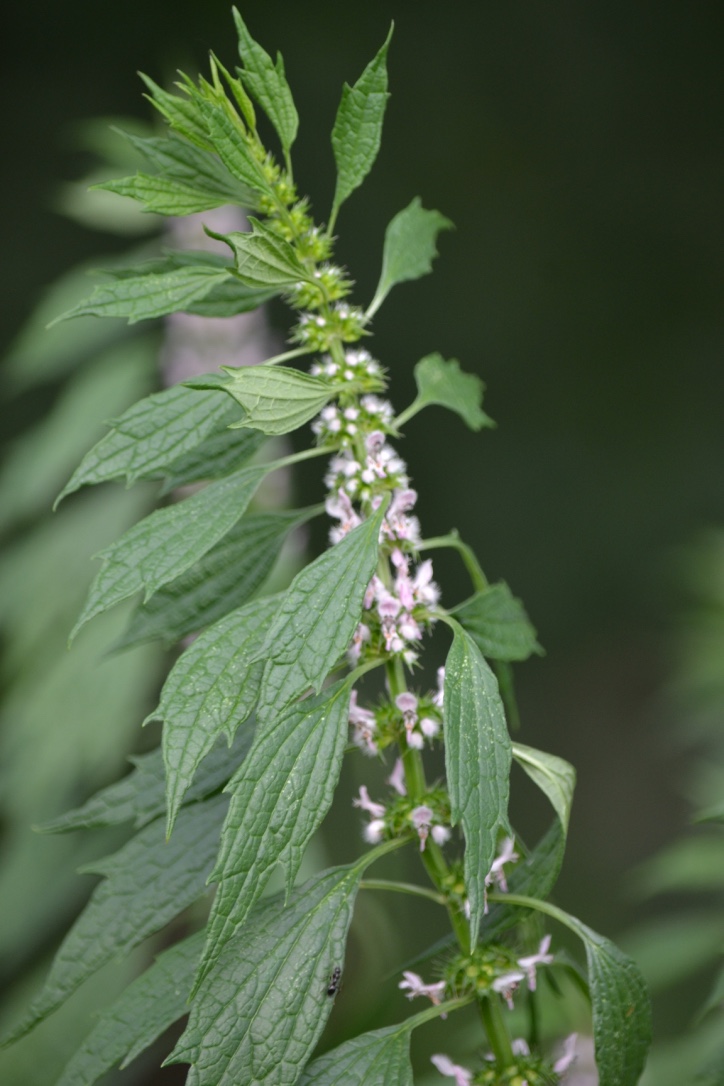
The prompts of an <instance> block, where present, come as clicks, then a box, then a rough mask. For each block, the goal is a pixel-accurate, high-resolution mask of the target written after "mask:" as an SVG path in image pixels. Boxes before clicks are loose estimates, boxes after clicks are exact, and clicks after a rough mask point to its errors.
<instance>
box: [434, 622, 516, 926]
mask: <svg viewBox="0 0 724 1086" xmlns="http://www.w3.org/2000/svg"><path fill="white" fill-rule="evenodd" d="M450 625H451V626H452V629H453V633H454V637H453V643H452V646H451V648H450V652H449V653H448V657H447V661H446V663H445V699H444V717H445V723H444V728H445V769H446V772H447V780H448V788H449V790H450V804H451V816H452V824H453V825H456V824H457V823H458V822H461V823H462V827H463V833H464V834H465V887H466V891H467V895H468V900H469V902H470V930H471V932H472V933H473V939H474V938H475V937H476V936H477V932H478V931H479V929H480V924H481V921H482V919H483V915H484V911H485V880H486V877H487V875H488V872H489V871H490V868H491V865H492V863H493V860H494V858H495V851H496V844H497V838H498V830H499V829H501V828H502V829H507V828H508V793H509V776H510V763H511V744H510V737H509V735H508V729H507V726H506V723H505V710H504V709H503V703H502V701H501V698H500V694H499V692H498V684H497V681H496V679H495V676H494V674H493V672H492V671H491V670H490V668H489V666H488V664H487V663H486V662H485V660H484V659H483V657H482V655H481V653H480V650H479V649H478V647H477V645H476V644H475V642H474V641H473V640H472V638H471V637H470V635H469V634H467V633H466V632H465V630H463V629H462V627H461V626H459V625H458V624H457V623H456V622H454V621H451V622H450Z"/></svg>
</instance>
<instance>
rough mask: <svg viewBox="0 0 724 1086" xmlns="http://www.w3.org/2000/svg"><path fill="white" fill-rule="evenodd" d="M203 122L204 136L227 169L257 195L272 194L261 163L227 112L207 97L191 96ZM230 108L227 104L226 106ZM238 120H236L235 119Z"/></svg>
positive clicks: (269, 195)
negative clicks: (204, 126) (205, 134)
mask: <svg viewBox="0 0 724 1086" xmlns="http://www.w3.org/2000/svg"><path fill="white" fill-rule="evenodd" d="M194 102H195V103H196V104H197V105H198V109H199V111H200V113H201V116H202V117H203V119H204V122H205V124H206V131H207V134H208V139H209V141H210V143H211V146H212V148H213V150H214V151H216V153H217V154H218V156H219V158H220V159H221V161H222V162H223V164H224V166H225V167H226V169H227V170H228V171H229V173H230V174H231V175H232V176H233V177H235V178H236V179H237V181H241V183H242V184H243V185H245V186H246V187H247V188H249V189H251V191H252V192H253V193H255V194H256V196H257V201H258V197H259V196H267V197H273V191H272V188H271V186H270V184H269V182H268V181H267V179H266V176H265V174H264V170H263V168H262V165H261V163H260V162H259V161H258V160H257V159H256V158H255V157H254V154H253V152H252V149H251V147H250V146H249V144H248V143H247V141H246V139H245V138H244V136H243V135H242V133H241V131H240V128H239V124H238V123H237V122H236V121H234V120H233V119H232V117H231V116H230V115H229V113H227V112H226V110H225V109H223V108H222V106H221V105H217V104H216V103H215V102H210V101H209V100H208V99H205V98H202V97H200V96H197V97H194ZM229 108H230V109H231V106H229ZM239 123H240V122H239Z"/></svg>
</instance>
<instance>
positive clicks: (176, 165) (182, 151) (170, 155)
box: [97, 132, 257, 210]
mask: <svg viewBox="0 0 724 1086" xmlns="http://www.w3.org/2000/svg"><path fill="white" fill-rule="evenodd" d="M122 134H123V135H124V136H125V138H126V139H127V140H129V142H130V143H131V144H132V145H133V146H134V148H135V149H136V150H137V151H139V152H140V153H141V154H142V155H143V157H144V158H145V159H146V160H147V161H148V162H149V163H150V165H151V166H153V167H155V170H156V172H157V174H159V175H162V176H163V177H164V178H165V179H167V180H171V181H175V182H177V183H178V184H181V185H184V186H186V187H188V188H191V189H197V190H199V191H201V192H204V193H206V194H207V195H212V196H224V197H225V199H224V201H223V202H224V203H227V204H241V205H242V206H243V207H245V208H248V209H252V210H253V209H254V208H255V207H256V202H257V196H256V193H254V192H253V191H252V190H251V189H249V188H247V187H246V186H244V185H242V184H241V183H240V182H239V181H238V180H237V179H236V178H235V177H232V175H231V174H230V173H229V171H228V170H227V169H226V167H225V166H224V165H223V164H222V163H221V162H219V160H218V158H217V157H216V155H213V154H210V153H209V152H208V151H202V150H200V149H199V148H198V147H195V146H194V145H193V144H191V143H189V142H188V141H187V140H185V139H178V138H177V137H176V136H174V135H171V136H169V137H158V136H157V137H153V138H150V139H148V138H146V139H143V138H140V137H139V136H134V135H133V134H131V133H128V132H124V133H122ZM110 184H111V185H113V184H115V182H113V181H111V182H110ZM97 187H98V188H101V187H103V186H100V185H99V186H97Z"/></svg>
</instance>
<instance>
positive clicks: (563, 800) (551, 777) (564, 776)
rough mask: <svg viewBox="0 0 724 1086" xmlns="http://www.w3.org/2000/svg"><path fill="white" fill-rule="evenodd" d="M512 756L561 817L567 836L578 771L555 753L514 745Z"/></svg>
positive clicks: (519, 744) (562, 826) (559, 817)
mask: <svg viewBox="0 0 724 1086" xmlns="http://www.w3.org/2000/svg"><path fill="white" fill-rule="evenodd" d="M512 750H513V757H514V758H515V760H516V762H517V763H518V765H520V766H521V767H522V768H523V769H524V770H525V772H526V773H527V774H528V776H529V777H530V779H531V780H532V781H533V783H534V784H537V785H538V787H539V788H540V790H541V791H542V792H544V793H545V795H546V796H547V797H548V799H549V800H550V801H551V805H552V807H553V810H554V811H555V812H556V814H557V815H558V819H559V821H560V824H561V828H562V830H563V833H564V834H566V833H568V820H569V818H570V814H571V804H572V803H573V789H574V788H575V786H576V771H575V769H574V768H573V766H572V765H571V764H570V762H567V761H565V759H564V758H559V757H558V756H557V755H555V754H546V753H545V752H544V751H542V750H535V749H534V748H533V747H526V746H523V744H522V743H513V747H512Z"/></svg>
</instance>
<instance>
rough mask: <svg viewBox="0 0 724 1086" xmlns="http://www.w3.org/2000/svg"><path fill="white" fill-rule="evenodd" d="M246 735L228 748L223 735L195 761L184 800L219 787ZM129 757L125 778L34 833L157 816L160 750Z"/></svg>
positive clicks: (240, 754)
mask: <svg viewBox="0 0 724 1086" xmlns="http://www.w3.org/2000/svg"><path fill="white" fill-rule="evenodd" d="M252 738H253V737H252V735H251V734H250V733H248V732H239V733H237V735H236V737H235V739H234V742H233V744H232V746H231V748H229V744H228V742H227V740H226V739H221V740H220V741H219V742H218V743H217V744H216V746H215V747H214V749H213V750H212V751H211V752H210V753H209V754H207V755H206V757H205V758H204V760H203V762H202V763H201V765H200V767H199V769H198V770H197V772H196V776H195V778H194V783H193V784H192V785H191V787H190V788H189V790H188V792H187V793H186V796H185V802H186V803H196V802H197V801H198V800H200V799H206V797H207V796H210V795H211V794H212V792H217V791H218V790H219V788H221V787H222V786H223V785H225V784H226V782H227V781H228V780H229V778H230V777H231V776H233V774H234V771H235V770H236V769H237V767H238V766H239V765H240V764H241V762H242V761H243V759H244V758H245V757H246V755H247V753H248V751H249V747H250V746H251V740H252ZM129 761H130V762H131V763H132V764H133V766H134V767H135V768H134V769H133V770H132V771H131V772H130V773H129V774H128V775H127V776H125V777H123V778H122V780H120V781H117V782H116V783H115V784H110V785H108V787H107V788H102V789H101V791H100V792H97V793H96V794H95V795H94V796H91V798H90V799H89V800H88V801H87V802H86V803H84V804H83V805H82V806H81V807H76V808H74V809H73V810H72V811H66V812H65V814H62V815H59V816H58V817H57V818H54V819H52V820H51V821H50V822H44V823H43V824H42V825H41V826H39V827H38V829H39V831H40V833H69V832H70V831H72V830H82V829H86V830H87V829H100V828H101V827H103V826H119V825H122V824H123V823H124V822H132V823H133V825H134V828H135V829H141V828H142V827H143V826H147V825H148V823H149V822H153V820H154V819H156V818H158V817H159V816H160V815H162V814H163V813H164V812H165V810H166V773H165V769H164V765H163V752H162V750H161V748H160V747H158V748H157V749H156V750H152V751H150V752H149V753H148V754H138V755H131V757H130V759H129Z"/></svg>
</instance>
